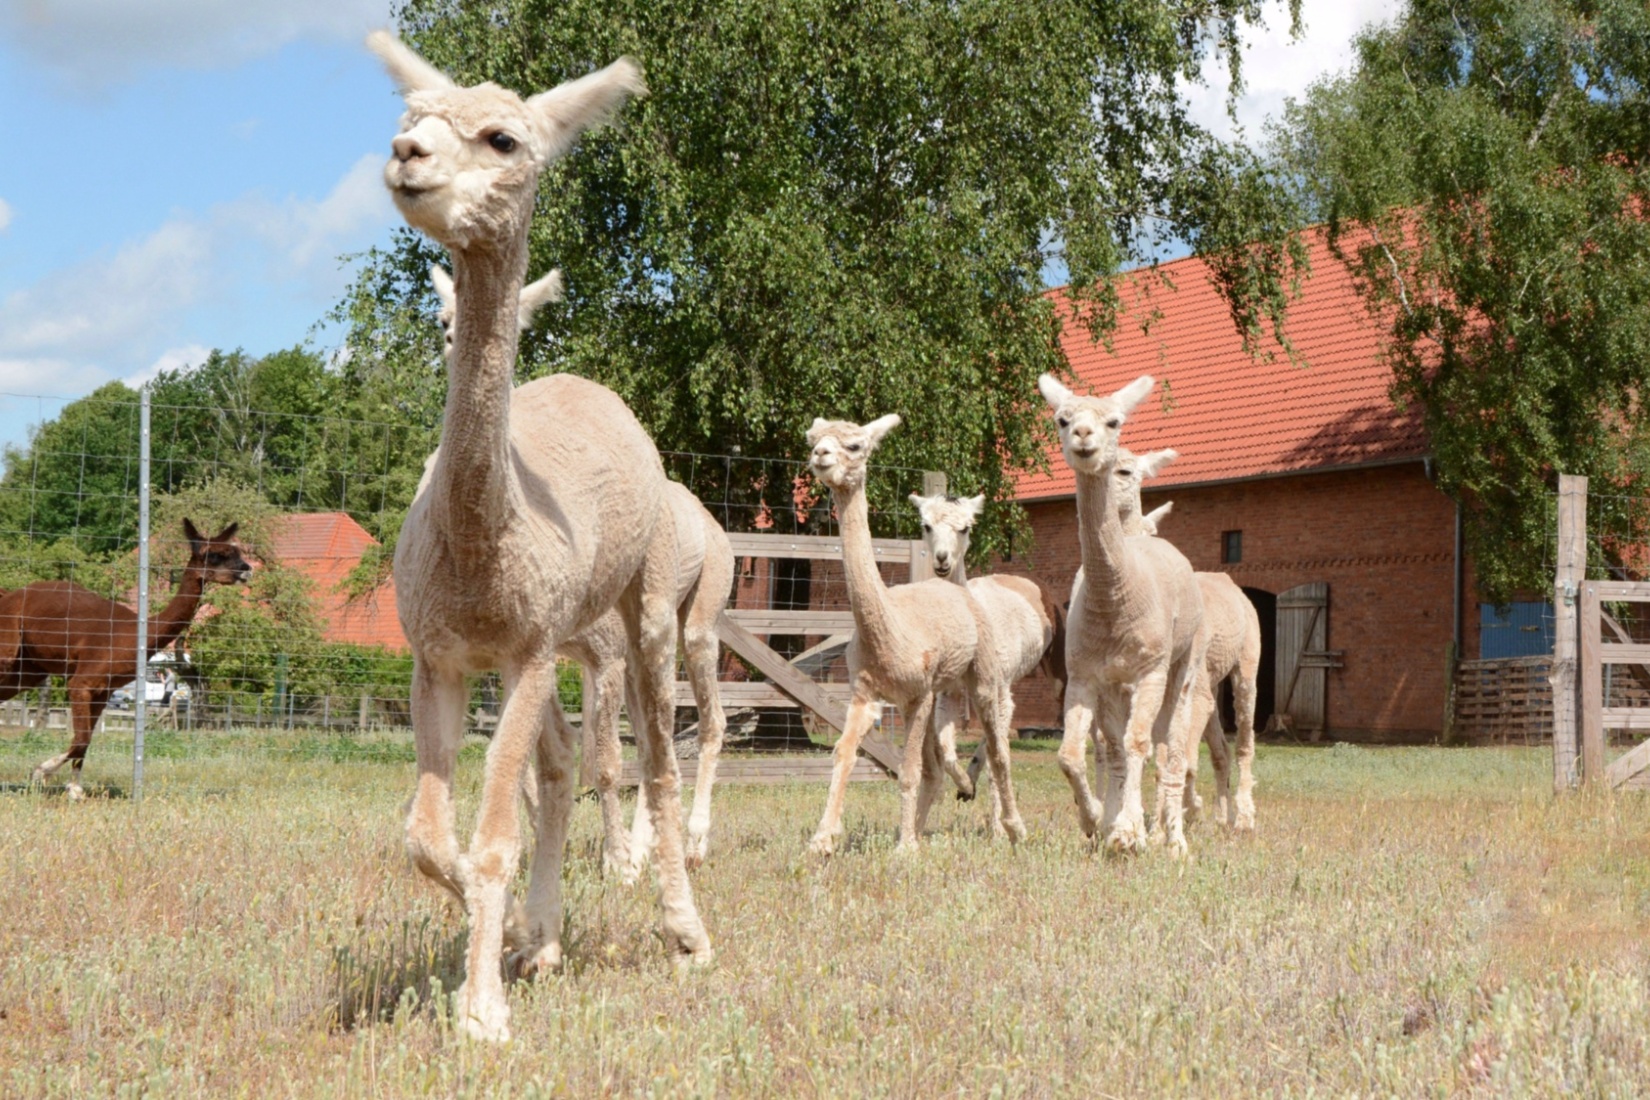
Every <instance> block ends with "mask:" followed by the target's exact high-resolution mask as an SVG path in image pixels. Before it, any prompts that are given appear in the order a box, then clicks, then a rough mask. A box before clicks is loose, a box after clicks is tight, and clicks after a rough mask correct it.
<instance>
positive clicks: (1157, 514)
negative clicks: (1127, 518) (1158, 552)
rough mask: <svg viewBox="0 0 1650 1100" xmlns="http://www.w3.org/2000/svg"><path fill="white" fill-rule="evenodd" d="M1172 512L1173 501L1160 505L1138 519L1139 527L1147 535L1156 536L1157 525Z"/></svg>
mask: <svg viewBox="0 0 1650 1100" xmlns="http://www.w3.org/2000/svg"><path fill="white" fill-rule="evenodd" d="M1172 511H1174V501H1172V500H1171V501H1169V502H1168V503H1167V504H1160V505H1158V506H1157V507H1156V508H1153V509H1152V510H1151V511H1150V512H1147V513H1146V514H1145V515H1143V516H1141V517H1140V526H1141V528H1142V529H1143V530H1145V532H1146V534H1148V535H1156V534H1157V525H1158V524H1159V523H1162V522H1163V517H1164V516H1166V515H1168V514H1169V513H1170V512H1172Z"/></svg>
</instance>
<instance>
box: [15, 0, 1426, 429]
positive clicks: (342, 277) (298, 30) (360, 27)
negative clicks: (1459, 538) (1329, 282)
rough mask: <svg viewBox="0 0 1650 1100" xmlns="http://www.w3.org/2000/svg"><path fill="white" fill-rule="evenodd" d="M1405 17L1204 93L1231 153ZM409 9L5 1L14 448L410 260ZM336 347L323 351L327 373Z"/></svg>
mask: <svg viewBox="0 0 1650 1100" xmlns="http://www.w3.org/2000/svg"><path fill="white" fill-rule="evenodd" d="M1393 6H1394V4H1393V3H1392V0H1355V2H1352V3H1340V2H1338V0H1306V20H1307V33H1306V37H1305V39H1304V40H1303V41H1300V42H1293V43H1291V42H1289V41H1288V38H1287V34H1286V31H1287V22H1286V18H1285V17H1284V16H1283V14H1282V8H1281V5H1280V4H1276V3H1274V4H1273V6H1272V8H1271V23H1272V26H1271V27H1270V28H1269V29H1268V30H1267V31H1266V32H1264V33H1263V34H1260V35H1258V36H1255V37H1254V38H1253V40H1252V42H1251V45H1250V48H1249V51H1248V55H1247V63H1246V69H1245V71H1246V73H1247V75H1248V83H1249V91H1248V93H1247V94H1246V95H1245V97H1244V98H1243V100H1242V101H1241V103H1240V104H1239V106H1238V121H1237V123H1236V124H1234V123H1233V122H1232V120H1230V119H1229V118H1227V117H1226V114H1225V105H1224V90H1225V70H1224V66H1223V65H1222V64H1221V63H1220V62H1219V61H1218V60H1217V61H1215V62H1212V63H1211V65H1210V67H1209V70H1208V74H1207V75H1208V78H1209V79H1208V85H1207V86H1206V87H1203V88H1197V87H1193V88H1189V89H1188V94H1189V96H1190V97H1191V99H1192V103H1193V108H1194V111H1195V112H1196V113H1197V114H1198V115H1199V117H1200V118H1202V119H1203V120H1204V121H1205V122H1206V123H1208V124H1210V125H1212V126H1214V127H1216V128H1217V129H1220V130H1223V131H1226V132H1233V131H1234V128H1235V126H1241V127H1243V128H1244V129H1245V130H1246V132H1248V133H1251V134H1253V133H1258V128H1259V125H1260V122H1261V120H1262V119H1263V118H1264V117H1265V116H1266V115H1268V114H1271V113H1273V112H1275V111H1276V110H1278V109H1279V108H1280V107H1281V106H1282V104H1283V100H1284V97H1285V96H1286V95H1297V94H1299V93H1300V92H1301V91H1302V90H1304V88H1305V87H1306V85H1307V84H1308V83H1309V82H1310V81H1311V80H1312V79H1314V78H1315V77H1317V76H1319V75H1321V74H1323V73H1325V72H1329V71H1333V70H1335V69H1337V68H1340V67H1343V66H1344V65H1345V64H1346V61H1347V59H1348V57H1349V56H1350V55H1349V51H1348V46H1347V43H1348V41H1349V39H1350V37H1351V34H1352V32H1353V30H1355V29H1356V28H1357V27H1358V26H1360V25H1362V24H1363V23H1364V22H1367V21H1368V20H1370V19H1375V18H1381V17H1383V16H1386V15H1388V14H1390V10H1391V9H1392V7H1393ZM390 7H391V0H281V2H280V3H275V2H268V0H0V118H5V119H6V137H7V145H8V155H6V156H4V157H0V394H7V395H27V396H24V397H16V396H4V397H0V443H20V442H23V441H24V440H25V439H26V438H27V432H28V426H29V425H30V424H31V423H36V422H38V421H39V420H40V419H41V418H42V417H49V416H52V415H55V413H56V411H57V410H58V409H59V408H60V407H61V405H62V403H63V402H64V401H66V400H69V399H72V398H74V397H78V396H81V395H83V394H85V393H88V392H90V391H91V390H93V389H95V388H97V387H98V386H99V385H102V384H103V383H105V382H107V381H110V380H112V379H122V380H126V381H129V382H132V383H134V384H135V383H137V382H140V381H142V380H143V379H144V378H146V377H148V376H150V375H152V374H153V372H154V371H155V370H156V369H157V368H158V367H162V366H170V367H176V366H182V365H188V364H193V363H197V362H199V361H200V360H201V359H203V358H204V357H205V355H206V353H207V351H208V350H209V349H211V348H214V347H221V348H225V349H229V348H236V347H243V348H245V349H246V350H247V351H248V352H251V353H253V354H260V355H261V354H264V353H267V352H270V351H274V350H276V349H279V348H283V347H289V346H291V345H293V344H295V343H298V342H300V341H303V340H305V339H306V338H308V337H310V335H311V333H312V330H313V329H314V327H315V326H316V324H317V323H318V322H319V321H320V320H321V319H322V317H323V316H324V315H325V313H326V312H327V310H328V309H329V308H330V307H331V306H332V305H333V304H334V303H335V302H337V301H338V299H339V297H340V295H341V292H342V291H343V289H344V287H345V285H346V284H347V282H348V280H349V271H348V270H346V269H345V268H344V267H343V266H342V265H341V263H340V259H339V257H341V256H343V255H345V254H347V253H352V252H359V251H361V250H363V249H366V248H369V247H371V246H372V245H374V244H381V243H384V242H386V241H387V240H388V238H389V234H390V231H391V229H392V228H394V227H395V226H396V225H397V224H399V219H398V217H397V215H396V213H395V210H394V208H393V207H392V206H391V204H390V202H389V199H388V197H387V195H386V194H385V192H384V188H383V186H382V184H381V183H380V175H379V173H380V170H381V168H382V165H383V161H384V159H385V158H386V157H387V155H388V151H389V139H390V138H391V137H392V136H393V134H394V132H395V127H396V120H397V119H398V118H399V116H400V101H399V100H398V99H397V98H396V97H395V96H394V94H393V92H392V89H391V85H390V82H389V80H388V79H387V78H386V77H385V76H384V74H383V73H382V71H381V70H380V69H379V67H378V65H377V63H376V61H375V60H374V59H373V58H372V57H371V56H370V55H369V54H368V53H367V52H366V50H365V49H364V48H363V47H362V45H361V39H362V38H363V37H364V35H365V33H366V32H367V31H368V30H370V29H371V28H373V27H375V26H384V25H388V23H389V13H390ZM331 336H332V334H331V333H329V332H327V331H325V330H322V331H319V332H315V334H314V339H315V342H316V344H317V346H319V347H321V348H323V349H326V348H327V347H328V346H329V342H330V339H331Z"/></svg>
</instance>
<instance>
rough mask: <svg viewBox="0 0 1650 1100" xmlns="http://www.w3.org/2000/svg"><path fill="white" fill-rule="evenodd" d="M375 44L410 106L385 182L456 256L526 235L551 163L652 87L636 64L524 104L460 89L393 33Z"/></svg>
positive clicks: (417, 223)
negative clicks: (585, 133)
mask: <svg viewBox="0 0 1650 1100" xmlns="http://www.w3.org/2000/svg"><path fill="white" fill-rule="evenodd" d="M367 46H368V47H369V48H370V49H371V50H372V51H373V52H374V53H376V54H377V55H378V56H379V58H380V59H381V60H382V61H383V62H384V67H385V68H386V69H388V70H389V73H390V76H391V77H392V78H394V80H395V82H396V84H397V85H398V86H399V87H400V89H401V94H402V96H403V97H404V98H405V99H406V102H407V113H406V114H404V115H402V116H401V133H400V134H399V135H397V136H396V138H395V140H394V141H392V142H391V143H390V147H391V148H392V149H393V150H394V151H395V155H394V156H393V157H391V158H390V161H389V163H388V164H387V165H385V166H384V183H385V185H386V186H387V187H389V189H390V194H391V195H392V196H394V198H395V205H396V206H397V207H398V208H399V209H400V211H401V215H402V217H404V218H406V219H407V224H409V225H411V226H413V227H414V228H415V229H421V230H423V231H424V232H425V233H428V234H429V235H430V236H431V237H433V238H434V239H435V240H437V241H439V242H440V243H442V244H444V245H446V246H447V247H448V248H452V249H467V248H472V247H475V246H478V245H488V244H493V245H497V244H500V243H503V242H507V241H511V240H513V239H515V238H517V237H519V236H520V235H521V234H522V233H524V232H525V231H526V225H527V221H528V220H529V219H530V218H531V217H532V213H533V197H534V195H535V193H536V191H537V189H538V176H539V172H540V171H541V170H543V168H544V166H545V165H547V164H549V163H550V162H551V161H554V160H556V159H557V158H559V157H561V156H562V155H564V154H565V153H566V152H567V151H568V150H569V149H570V148H572V146H573V142H574V141H575V140H577V138H578V136H579V134H580V133H582V132H583V131H584V130H587V129H589V128H590V127H592V126H596V125H600V124H601V123H603V122H605V121H607V119H608V118H610V117H611V116H612V115H613V113H614V112H616V111H617V110H618V109H619V107H621V106H622V105H623V104H624V102H625V100H626V99H628V98H629V97H630V96H632V95H640V94H642V93H643V92H644V91H645V90H646V88H645V85H644V84H643V83H642V74H641V70H639V69H638V68H637V67H636V64H635V63H634V62H633V61H631V60H630V59H629V58H620V59H619V60H618V61H615V62H614V63H613V64H611V65H609V66H608V67H607V68H605V69H600V70H597V71H596V72H593V73H591V74H590V75H588V76H582V77H580V78H579V79H577V80H570V81H568V82H567V83H566V84H563V85H561V86H559V87H556V88H552V89H551V90H550V91H547V92H540V93H539V94H538V95H534V96H528V97H527V98H526V99H523V98H522V97H520V96H518V95H516V93H514V92H512V91H509V90H508V89H505V88H500V87H499V86H498V85H496V84H492V83H487V84H477V85H476V86H475V87H473V88H461V87H459V86H458V85H457V84H456V83H454V82H453V80H452V79H451V78H450V77H448V76H447V74H445V73H443V72H442V71H441V70H439V69H437V68H436V67H435V66H433V65H431V64H430V63H429V62H427V61H425V60H424V59H423V58H422V57H419V56H418V55H417V54H416V53H414V52H413V51H412V50H410V49H408V48H407V47H406V46H405V45H404V44H403V43H402V42H401V40H400V39H398V38H396V37H395V36H394V35H392V34H390V33H389V32H388V31H374V32H373V33H372V34H370V35H368V36H367Z"/></svg>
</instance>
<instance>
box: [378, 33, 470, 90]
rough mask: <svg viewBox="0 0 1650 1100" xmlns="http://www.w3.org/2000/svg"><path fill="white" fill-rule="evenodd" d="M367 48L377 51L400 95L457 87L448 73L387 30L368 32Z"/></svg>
mask: <svg viewBox="0 0 1650 1100" xmlns="http://www.w3.org/2000/svg"><path fill="white" fill-rule="evenodd" d="M367 49H369V50H371V51H372V52H373V53H375V54H377V55H378V60H380V61H382V62H383V63H384V68H385V69H387V70H388V71H389V74H390V79H391V80H393V81H395V85H396V87H398V88H400V89H401V94H402V95H403V96H405V95H408V94H410V93H412V92H434V91H441V90H443V89H447V88H456V87H458V85H457V84H454V83H453V80H452V78H451V77H449V76H448V75H447V74H446V73H444V72H442V71H441V70H440V69H438V68H436V67H435V66H434V65H431V64H430V63H429V62H428V61H425V60H424V59H423V58H422V57H419V56H418V55H417V54H415V53H413V52H412V50H411V49H410V48H408V46H407V44H406V43H405V42H402V41H401V39H399V38H397V37H395V35H393V34H391V33H390V32H389V31H382V30H380V31H373V32H372V33H371V34H369V35H367Z"/></svg>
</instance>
